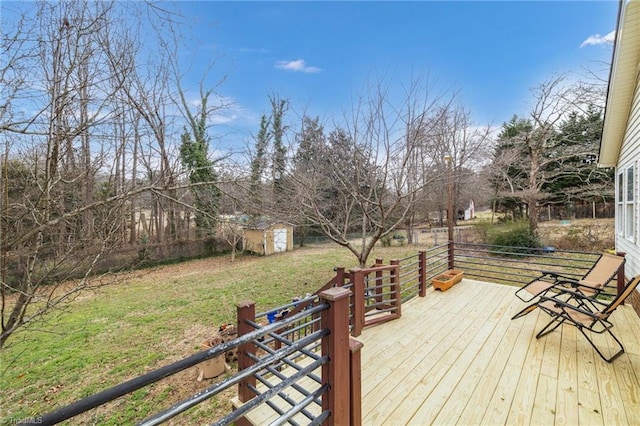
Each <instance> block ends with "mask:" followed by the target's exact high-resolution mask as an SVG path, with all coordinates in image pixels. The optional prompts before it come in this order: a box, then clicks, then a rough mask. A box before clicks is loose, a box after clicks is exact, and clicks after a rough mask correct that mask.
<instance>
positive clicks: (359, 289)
mask: <svg viewBox="0 0 640 426" xmlns="http://www.w3.org/2000/svg"><path fill="white" fill-rule="evenodd" d="M349 272H350V273H351V278H352V280H353V329H352V330H351V334H352V335H353V336H354V337H358V336H359V335H360V333H362V329H363V328H364V271H363V270H362V269H360V268H354V269H351V270H350V271H349Z"/></svg>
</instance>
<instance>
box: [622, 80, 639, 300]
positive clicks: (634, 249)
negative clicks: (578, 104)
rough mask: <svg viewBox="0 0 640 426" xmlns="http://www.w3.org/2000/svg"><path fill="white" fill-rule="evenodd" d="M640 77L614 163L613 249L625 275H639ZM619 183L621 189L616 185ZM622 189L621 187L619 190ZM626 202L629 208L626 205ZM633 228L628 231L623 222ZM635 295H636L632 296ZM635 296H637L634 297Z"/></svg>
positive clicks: (628, 276)
mask: <svg viewBox="0 0 640 426" xmlns="http://www.w3.org/2000/svg"><path fill="white" fill-rule="evenodd" d="M630 168H631V170H633V188H632V189H633V203H627V195H628V194H627V193H626V191H627V189H628V179H629V175H628V171H629V169H630ZM639 179H640V79H638V78H636V85H635V91H634V96H633V103H632V107H631V112H630V115H629V120H628V122H627V128H626V130H625V135H624V139H623V142H622V147H621V149H620V157H619V159H618V164H617V166H616V250H617V251H622V252H625V253H626V258H627V262H626V264H625V274H626V276H627V278H630V277H633V276H636V275H639V274H640V232H639V231H640V191H639V188H640V185H638V180H639ZM621 184H622V186H623V187H622V188H620V185H621ZM621 189H622V190H621ZM630 204H632V205H633V207H632V215H633V216H630V213H631V208H630V207H628V206H629V205H630ZM628 220H632V223H633V231H632V232H631V233H629V232H628V224H627V221H628ZM636 296H638V295H636ZM636 299H640V298H639V297H636Z"/></svg>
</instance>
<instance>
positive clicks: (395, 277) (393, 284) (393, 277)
mask: <svg viewBox="0 0 640 426" xmlns="http://www.w3.org/2000/svg"><path fill="white" fill-rule="evenodd" d="M391 264H392V265H393V266H395V268H393V269H392V270H391V271H389V272H390V276H389V282H390V286H389V287H390V290H391V294H392V296H391V297H393V298H395V302H393V304H394V305H395V306H396V314H397V315H398V318H400V317H401V316H402V289H401V288H400V261H399V260H392V261H391Z"/></svg>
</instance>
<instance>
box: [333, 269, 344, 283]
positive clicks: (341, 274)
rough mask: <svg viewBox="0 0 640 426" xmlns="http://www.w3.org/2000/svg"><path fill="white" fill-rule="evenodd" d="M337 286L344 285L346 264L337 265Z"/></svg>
mask: <svg viewBox="0 0 640 426" xmlns="http://www.w3.org/2000/svg"><path fill="white" fill-rule="evenodd" d="M335 271H336V287H342V286H343V285H344V278H345V274H344V266H336V268H335Z"/></svg>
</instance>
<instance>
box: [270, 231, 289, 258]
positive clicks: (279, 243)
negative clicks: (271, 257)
mask: <svg viewBox="0 0 640 426" xmlns="http://www.w3.org/2000/svg"><path fill="white" fill-rule="evenodd" d="M273 251H274V252H275V253H280V252H282V251H287V228H276V229H274V230H273Z"/></svg>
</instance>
